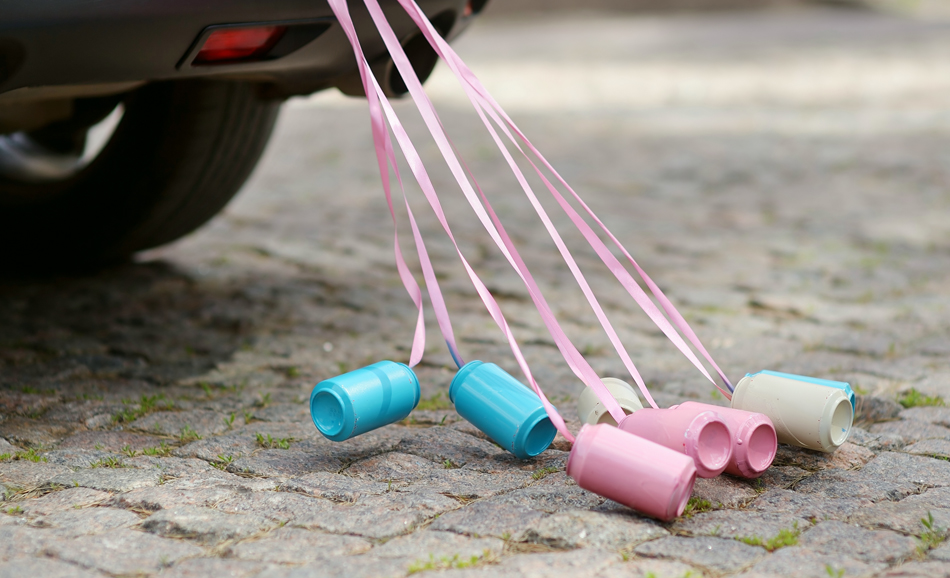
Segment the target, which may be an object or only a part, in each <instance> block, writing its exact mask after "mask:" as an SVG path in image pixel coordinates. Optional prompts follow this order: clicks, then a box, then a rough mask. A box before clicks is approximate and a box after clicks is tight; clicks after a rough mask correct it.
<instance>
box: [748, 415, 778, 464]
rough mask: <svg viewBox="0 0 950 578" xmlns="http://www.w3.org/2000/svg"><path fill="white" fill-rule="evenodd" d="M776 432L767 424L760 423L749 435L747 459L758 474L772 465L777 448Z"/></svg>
mask: <svg viewBox="0 0 950 578" xmlns="http://www.w3.org/2000/svg"><path fill="white" fill-rule="evenodd" d="M777 443H778V442H777V441H776V439H775V430H774V429H773V428H771V427H769V426H768V425H767V424H764V423H760V424H759V425H757V426H756V427H755V429H753V430H752V433H751V434H750V435H749V443H748V444H747V445H746V448H747V449H746V459H747V461H748V464H749V467H751V468H752V469H753V470H755V471H756V473H758V472H764V471H765V470H767V469H768V467H769V466H771V465H772V461H773V460H774V459H775V451H776V447H777Z"/></svg>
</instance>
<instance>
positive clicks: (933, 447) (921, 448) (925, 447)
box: [904, 440, 950, 458]
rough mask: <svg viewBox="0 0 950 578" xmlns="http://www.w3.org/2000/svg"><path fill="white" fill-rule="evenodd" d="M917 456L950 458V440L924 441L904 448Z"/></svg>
mask: <svg viewBox="0 0 950 578" xmlns="http://www.w3.org/2000/svg"><path fill="white" fill-rule="evenodd" d="M904 451H905V452H907V453H909V454H914V455H916V456H930V457H941V458H950V440H923V441H919V442H917V443H915V444H911V445H909V446H907V447H906V448H904Z"/></svg>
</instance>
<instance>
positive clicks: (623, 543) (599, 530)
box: [515, 510, 669, 552]
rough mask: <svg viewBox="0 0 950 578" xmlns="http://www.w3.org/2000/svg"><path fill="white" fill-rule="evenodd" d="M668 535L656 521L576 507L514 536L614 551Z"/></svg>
mask: <svg viewBox="0 0 950 578" xmlns="http://www.w3.org/2000/svg"><path fill="white" fill-rule="evenodd" d="M668 535H669V532H667V531H666V530H665V529H663V528H662V527H661V526H659V525H658V524H656V523H654V522H652V521H647V520H644V519H642V518H638V517H636V516H625V515H623V514H614V513H611V514H602V513H598V512H588V511H584V510H577V511H569V512H562V513H559V514H554V515H552V516H549V517H547V518H545V519H544V520H542V521H541V522H540V523H539V524H537V525H536V526H534V527H531V528H529V529H527V530H525V531H524V532H522V533H521V534H520V535H518V536H516V537H515V540H518V541H520V542H531V543H534V544H541V545H544V546H548V547H550V548H554V549H558V550H565V549H573V548H601V549H604V550H611V551H614V552H617V551H621V550H625V551H629V550H632V549H633V548H634V547H635V546H638V545H639V544H641V543H643V542H648V541H650V540H655V539H657V538H661V537H663V536H668Z"/></svg>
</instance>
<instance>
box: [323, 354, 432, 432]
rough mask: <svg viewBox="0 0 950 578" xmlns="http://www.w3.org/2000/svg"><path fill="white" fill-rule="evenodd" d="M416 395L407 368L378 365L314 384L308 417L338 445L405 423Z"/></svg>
mask: <svg viewBox="0 0 950 578" xmlns="http://www.w3.org/2000/svg"><path fill="white" fill-rule="evenodd" d="M420 395H421V392H420V390H419V380H418V379H417V378H416V374H415V372H413V371H412V369H410V368H409V366H407V365H404V364H402V363H396V362H395V361H380V362H379V363H374V364H372V365H367V366H366V367H363V368H360V369H357V370H354V371H351V372H349V373H344V374H343V375H338V376H336V377H333V378H331V379H327V380H325V381H321V382H320V383H318V384H317V385H316V387H314V388H313V392H312V393H311V394H310V416H311V418H312V419H313V424H314V425H315V426H317V429H318V430H320V433H322V434H323V435H324V436H325V437H326V438H327V439H330V440H333V441H335V442H341V441H343V440H347V439H350V438H351V437H354V436H358V435H360V434H362V433H366V432H368V431H371V430H374V429H376V428H380V427H383V426H384V425H388V424H391V423H394V422H397V421H399V420H402V419H405V418H406V417H407V416H408V415H409V413H410V412H411V411H412V410H413V409H415V407H416V405H418V403H419V397H420Z"/></svg>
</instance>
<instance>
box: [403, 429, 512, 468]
mask: <svg viewBox="0 0 950 578" xmlns="http://www.w3.org/2000/svg"><path fill="white" fill-rule="evenodd" d="M413 434H414V435H412V436H407V437H406V438H405V439H403V440H402V441H400V442H399V443H398V444H397V445H396V448H395V449H396V451H398V452H402V453H407V454H413V455H416V456H419V457H422V458H425V459H427V460H429V461H431V462H435V463H439V464H441V463H443V462H445V461H446V460H449V461H451V462H452V463H453V464H455V465H457V466H459V467H461V466H465V465H471V466H472V467H473V468H474V469H477V470H480V471H485V472H492V471H494V470H496V469H498V467H499V466H500V465H501V464H502V463H505V462H507V461H509V458H508V456H510V455H511V454H509V453H508V452H506V451H505V450H503V449H501V448H499V447H498V446H496V445H494V444H492V443H489V442H487V441H483V440H480V439H478V438H473V437H472V436H470V435H466V434H463V433H461V432H458V431H455V430H453V429H451V428H447V427H431V428H424V429H416V430H413Z"/></svg>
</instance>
